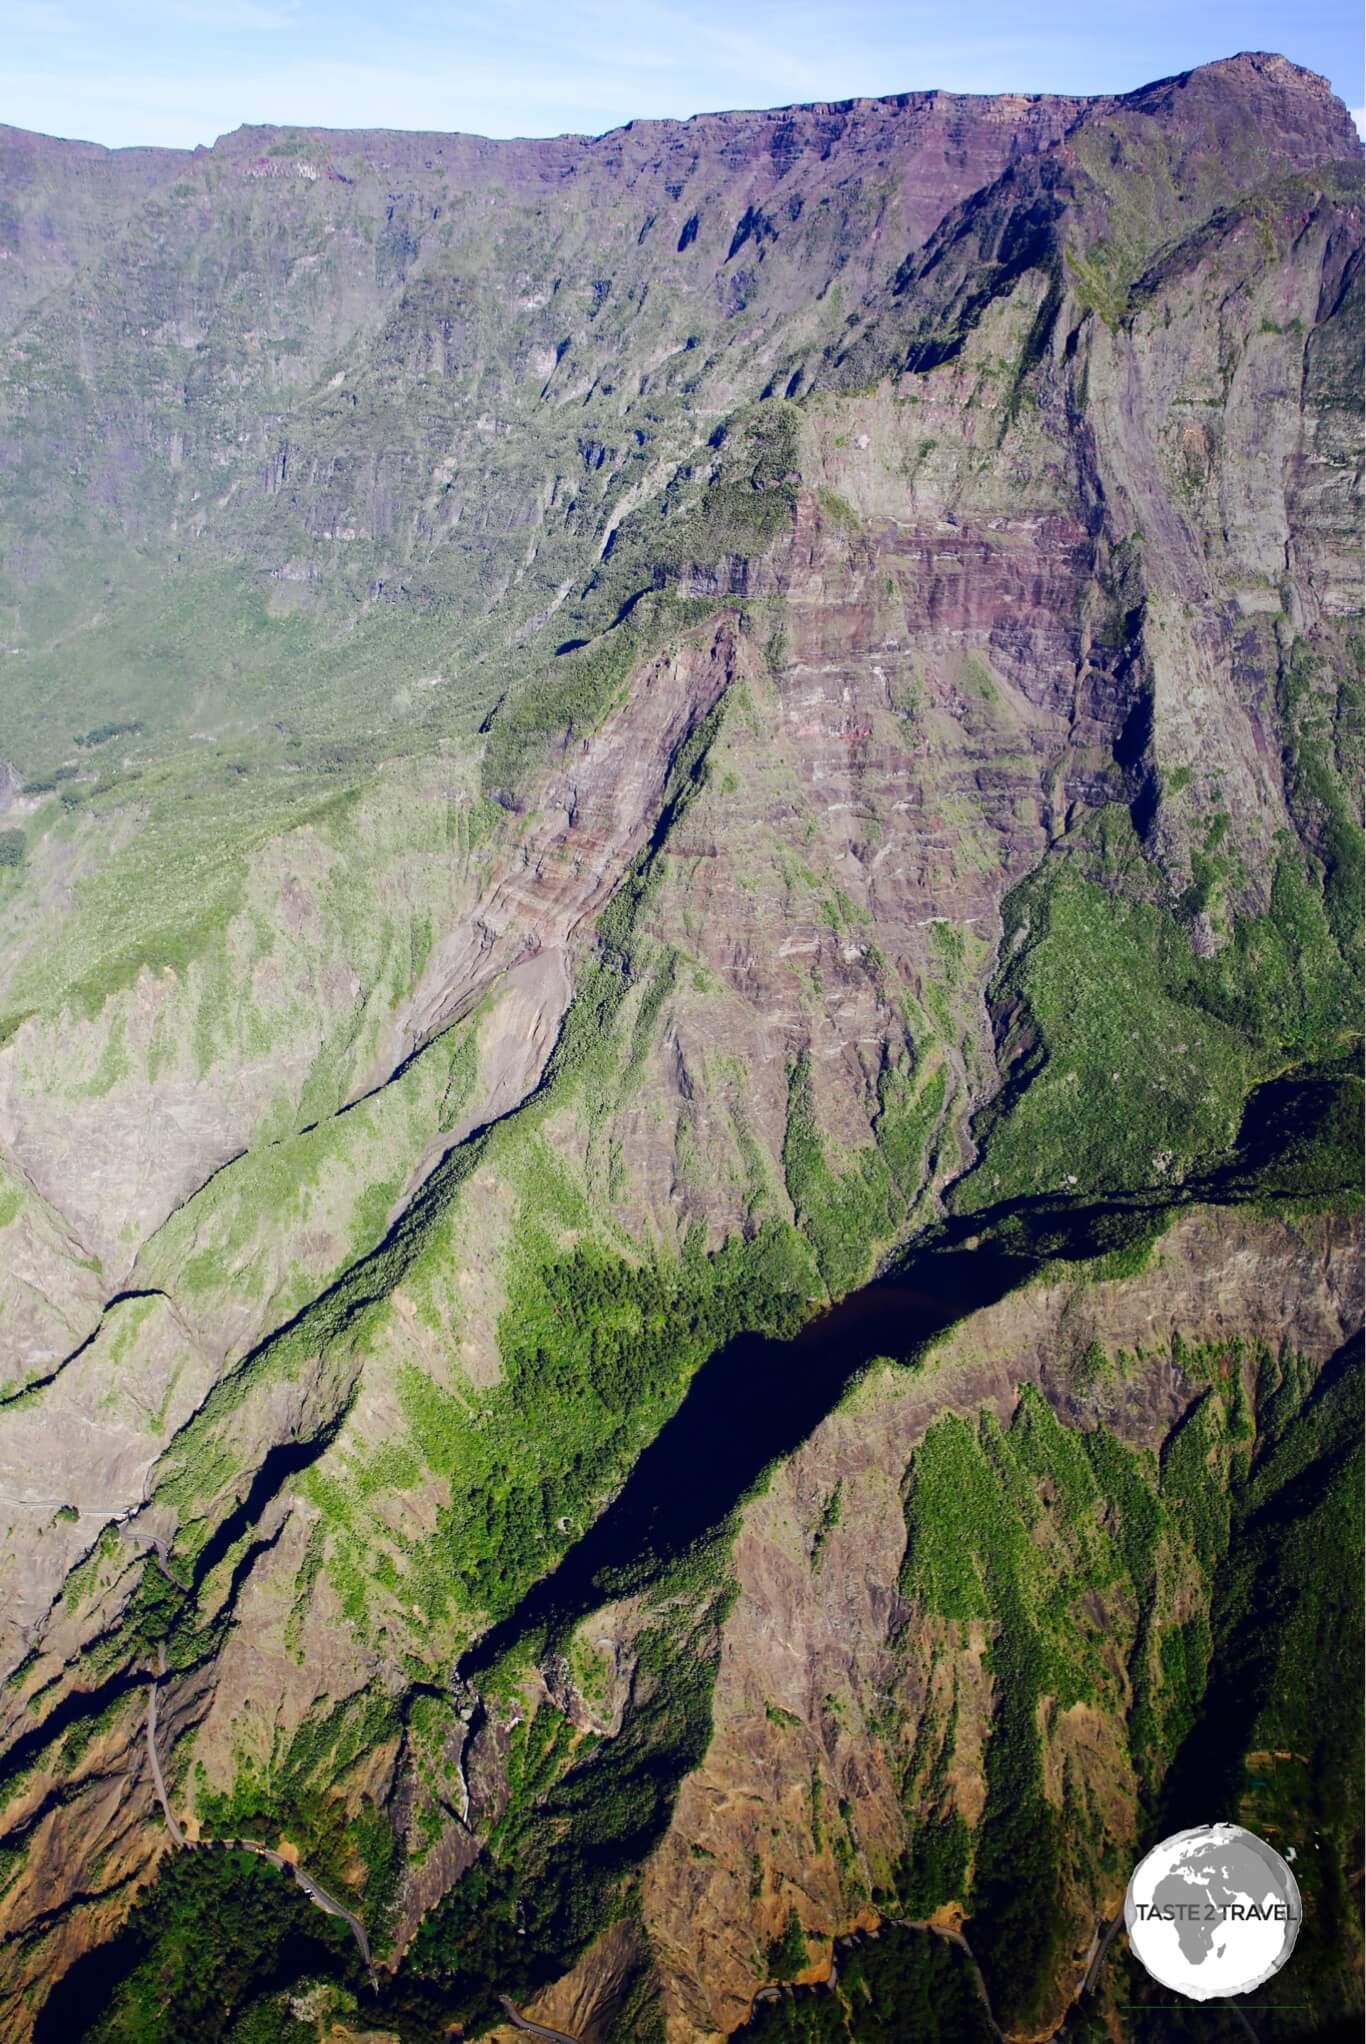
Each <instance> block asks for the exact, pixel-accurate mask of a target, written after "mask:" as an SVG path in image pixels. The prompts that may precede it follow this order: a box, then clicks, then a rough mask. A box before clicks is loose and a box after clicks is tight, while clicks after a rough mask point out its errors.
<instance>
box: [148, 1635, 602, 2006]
mask: <svg viewBox="0 0 1366 2044" xmlns="http://www.w3.org/2000/svg"><path fill="white" fill-rule="evenodd" d="M165 1673H166V1650H165V1648H164V1647H159V1648H158V1649H157V1672H156V1675H155V1676H154V1677H153V1680H152V1685H151V1688H150V1690H149V1692H148V1696H147V1758H148V1761H149V1763H150V1765H151V1769H152V1785H153V1787H154V1788H155V1790H156V1795H157V1801H158V1802H159V1803H160V1804H161V1811H162V1815H163V1816H164V1817H165V1819H166V1829H167V1831H168V1832H169V1833H170V1835H171V1843H172V1844H173V1845H174V1846H175V1847H176V1848H177V1849H178V1850H185V1851H189V1850H192V1849H193V1848H194V1847H196V1846H199V1847H201V1848H203V1849H205V1850H212V1849H213V1848H214V1847H216V1846H226V1847H236V1849H237V1850H238V1851H239V1852H254V1853H255V1854H256V1856H257V1858H258V1859H268V1860H269V1861H270V1863H271V1865H272V1866H273V1867H278V1868H279V1869H280V1871H281V1873H289V1874H293V1876H294V1879H295V1880H296V1881H297V1882H298V1884H299V1886H300V1887H301V1888H302V1889H303V1891H304V1893H305V1895H307V1897H308V1899H309V1901H310V1902H311V1903H313V1904H314V1906H315V1907H316V1908H318V1909H321V1910H322V1911H323V1913H324V1914H325V1915H327V1916H339V1917H340V1918H341V1920H342V1922H343V1923H345V1924H346V1925H347V1926H348V1927H349V1929H350V1932H351V1935H352V1937H353V1938H354V1939H355V1940H356V1944H357V1946H358V1947H359V1949H360V1955H361V1958H362V1959H363V1960H364V1961H365V1970H366V1972H367V1973H368V1974H369V1976H370V1984H371V1986H372V1987H373V1986H374V1985H375V1984H376V1975H375V1962H374V1960H373V1959H372V1958H371V1956H370V1937H369V1933H368V1932H367V1930H366V1928H365V1925H364V1924H363V1923H362V1922H361V1920H360V1918H359V1917H358V1916H357V1915H356V1913H355V1911H354V1910H351V1909H348V1908H347V1906H346V1904H345V1903H344V1902H339V1901H338V1900H337V1898H336V1896H335V1895H330V1894H329V1893H328V1891H327V1889H326V1888H324V1887H323V1885H322V1883H321V1882H320V1881H315V1880H314V1878H313V1876H312V1874H309V1873H305V1871H304V1869H303V1868H302V1867H300V1866H296V1865H295V1864H294V1862H293V1860H288V1859H286V1858H285V1856H284V1854H283V1853H280V1852H276V1851H274V1850H273V1849H272V1848H271V1847H270V1846H269V1845H263V1844H262V1843H261V1841H260V1839H259V1838H187V1837H186V1836H185V1833H184V1831H183V1830H182V1829H181V1827H180V1825H179V1824H178V1823H177V1822H176V1818H175V1813H174V1811H173V1810H172V1808H171V1801H170V1797H169V1796H168V1795H167V1793H166V1778H165V1776H164V1775H163V1774H162V1772H161V1760H160V1758H159V1756H158V1754H157V1691H158V1689H159V1688H160V1686H161V1679H162V1677H163V1675H164V1674H165ZM542 2034H543V2035H546V2036H554V2035H556V2034H557V2032H555V2031H553V2030H552V2031H545V2032H543V2033H542ZM571 2044H572V2040H571Z"/></svg>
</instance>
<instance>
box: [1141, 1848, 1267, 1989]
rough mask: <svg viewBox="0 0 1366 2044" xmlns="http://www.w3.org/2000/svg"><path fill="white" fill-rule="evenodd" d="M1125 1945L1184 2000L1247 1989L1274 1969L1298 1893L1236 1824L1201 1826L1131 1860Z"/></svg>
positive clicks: (1163, 1983) (1263, 1849) (1265, 1853)
mask: <svg viewBox="0 0 1366 2044" xmlns="http://www.w3.org/2000/svg"><path fill="white" fill-rule="evenodd" d="M1124 1927H1125V1929H1126V1930H1127V1931H1128V1934H1129V1946H1130V1949H1131V1950H1132V1951H1133V1953H1134V1955H1135V1957H1136V1958H1138V1959H1141V1960H1142V1962H1143V1964H1144V1966H1146V1967H1147V1969H1148V1971H1149V1973H1151V1974H1152V1976H1153V1979H1154V1980H1158V1981H1160V1982H1161V1983H1162V1985H1163V1986H1164V1987H1170V1988H1173V1989H1174V1990H1175V1991H1176V1993H1178V1994H1185V1995H1189V1996H1190V1998H1191V2000H1192V2001H1211V2000H1213V1999H1214V1998H1215V1997H1216V1996H1217V1997H1223V1996H1225V1995H1230V1994H1247V1993H1249V1992H1250V1991H1251V1989H1252V1988H1254V1987H1260V1986H1261V1984H1262V1982H1263V1981H1264V1980H1270V1978H1271V1976H1272V1975H1273V1973H1279V1972H1280V1970H1281V1968H1282V1966H1284V1964H1285V1962H1286V1960H1287V1959H1288V1958H1289V1957H1290V1954H1291V1953H1292V1952H1293V1951H1294V1949H1295V1939H1296V1938H1297V1937H1298V1936H1299V1930H1300V1891H1299V1887H1298V1885H1297V1883H1296V1880H1295V1876H1294V1875H1293V1874H1292V1873H1291V1871H1290V1868H1289V1867H1288V1866H1287V1864H1286V1862H1285V1861H1284V1860H1283V1859H1282V1858H1281V1856H1280V1854H1279V1853H1278V1852H1277V1851H1276V1850H1275V1849H1274V1848H1273V1847H1272V1846H1269V1845H1268V1844H1267V1843H1266V1841H1265V1840H1264V1839H1261V1838H1258V1837H1256V1835H1255V1834H1254V1833H1253V1832H1251V1831H1245V1830H1244V1829H1243V1827H1242V1825H1241V1824H1201V1825H1198V1826H1197V1827H1196V1828H1195V1829H1194V1830H1192V1831H1178V1832H1176V1833H1175V1834H1174V1835H1173V1836H1172V1837H1171V1838H1164V1839H1163V1841H1162V1843H1161V1845H1155V1846H1154V1847H1153V1849H1152V1851H1151V1852H1150V1853H1148V1854H1147V1855H1146V1857H1145V1858H1143V1859H1142V1860H1140V1861H1139V1863H1138V1865H1137V1867H1136V1868H1135V1869H1134V1873H1133V1877H1132V1879H1131V1880H1130V1882H1129V1889H1128V1893H1127V1894H1126V1895H1125V1897H1124Z"/></svg>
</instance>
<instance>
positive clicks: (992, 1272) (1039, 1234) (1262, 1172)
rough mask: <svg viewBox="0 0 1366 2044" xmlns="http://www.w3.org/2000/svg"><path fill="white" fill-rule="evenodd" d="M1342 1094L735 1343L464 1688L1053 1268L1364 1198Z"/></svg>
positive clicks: (995, 1226)
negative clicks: (1176, 1235)
mask: <svg viewBox="0 0 1366 2044" xmlns="http://www.w3.org/2000/svg"><path fill="white" fill-rule="evenodd" d="M1341 1093H1342V1080H1341V1077H1340V1075H1339V1074H1338V1073H1336V1072H1308V1073H1298V1074H1290V1075H1287V1077H1285V1078H1283V1079H1279V1080H1276V1081H1274V1082H1272V1083H1271V1084H1269V1085H1266V1086H1262V1087H1259V1088H1257V1089H1256V1091H1255V1092H1254V1093H1253V1094H1252V1095H1250V1096H1249V1099H1248V1103H1247V1107H1246V1110H1245V1113H1244V1119H1243V1126H1242V1130H1241V1132H1240V1139H1239V1143H1238V1146H1237V1148H1236V1150H1235V1151H1234V1152H1232V1153H1231V1155H1230V1156H1229V1158H1228V1159H1227V1160H1226V1161H1225V1162H1224V1163H1222V1164H1221V1165H1220V1166H1219V1167H1218V1169H1216V1170H1213V1171H1211V1172H1209V1173H1207V1174H1206V1175H1204V1176H1203V1177H1200V1178H1198V1179H1191V1180H1188V1181H1187V1183H1186V1184H1185V1185H1184V1186H1181V1187H1170V1186H1158V1187H1151V1188H1147V1189H1143V1190H1140V1191H1138V1192H1135V1193H1133V1194H1126V1195H1123V1196H1116V1197H1115V1198H1112V1199H1109V1200H1094V1199H1092V1200H1076V1199H1066V1198H1059V1197H1044V1198H1041V1199H1018V1200H1012V1201H1008V1202H1006V1203H1004V1204H1002V1205H1000V1206H997V1207H993V1208H990V1209H986V1210H983V1211H982V1212H979V1213H975V1214H966V1215H960V1216H956V1217H954V1218H953V1219H951V1220H949V1221H947V1222H945V1223H944V1224H943V1225H942V1226H941V1227H939V1228H938V1229H936V1230H934V1231H933V1232H932V1233H931V1234H929V1235H927V1236H925V1237H923V1238H922V1240H921V1242H919V1243H918V1244H917V1245H915V1247H914V1248H913V1249H912V1250H911V1251H910V1252H909V1253H908V1254H907V1255H906V1257H905V1258H904V1259H903V1260H902V1261H901V1263H900V1264H899V1265H898V1266H897V1268H896V1269H895V1270H894V1271H891V1272H889V1273H888V1274H887V1275H886V1276H884V1277H881V1278H878V1279H875V1280H874V1281H873V1282H872V1283H871V1284H868V1285H865V1286H863V1287H862V1289H861V1290H859V1291H857V1292H854V1293H851V1294H850V1296H849V1297H848V1298H847V1299H844V1300H843V1301H841V1303H840V1304H839V1305H837V1306H835V1307H833V1308H832V1309H831V1310H830V1311H828V1312H826V1313H822V1314H821V1315H819V1316H818V1317H817V1318H816V1319H814V1320H812V1321H811V1322H810V1323H809V1324H808V1325H807V1326H806V1327H805V1328H803V1329H802V1331H801V1333H800V1334H798V1335H797V1336H795V1337H794V1338H793V1339H792V1340H789V1341H781V1340H774V1339H770V1338H767V1337H764V1336H761V1335H753V1334H748V1335H741V1336H739V1337H738V1338H737V1339H736V1340H734V1341H732V1342H729V1343H728V1344H727V1345H726V1347H724V1348H722V1349H720V1350H718V1351H717V1353H716V1354H715V1355H713V1356H711V1357H709V1358H708V1360H707V1361H706V1362H705V1363H703V1364H702V1366H701V1368H700V1369H699V1370H698V1372H697V1374H696V1375H695V1377H694V1378H693V1380H692V1383H691V1384H690V1386H689V1388H688V1391H687V1395H686V1396H685V1398H684V1399H683V1402H682V1404H681V1405H680V1406H679V1408H678V1410H677V1411H676V1412H675V1413H674V1415H673V1417H672V1418H671V1419H669V1420H667V1421H666V1422H665V1424H664V1426H663V1427H662V1428H661V1429H660V1432H659V1433H658V1434H657V1435H656V1436H655V1439H654V1440H653V1441H652V1442H651V1443H650V1446H649V1447H648V1448H646V1449H645V1451H644V1453H643V1454H642V1455H641V1456H640V1458H639V1460H638V1461H637V1462H636V1464H635V1466H634V1468H633V1469H632V1471H631V1474H630V1475H629V1477H628V1478H627V1480H626V1483H625V1485H624V1486H623V1488H622V1490H621V1491H620V1492H619V1493H618V1495H617V1497H616V1498H615V1500H614V1501H613V1502H612V1503H611V1504H610V1505H609V1506H608V1507H607V1509H606V1511H604V1512H603V1514H602V1515H601V1517H600V1518H599V1519H597V1520H596V1521H595V1522H594V1524H593V1525H592V1526H591V1527H590V1528H589V1529H588V1531H587V1532H586V1533H585V1534H584V1535H583V1537H582V1538H581V1539H580V1540H579V1541H577V1542H576V1543H575V1545H574V1546H573V1547H572V1548H571V1549H570V1550H569V1551H568V1553H567V1554H566V1555H565V1556H564V1558H563V1559H562V1560H561V1561H560V1563H559V1565H558V1566H557V1567H556V1568H555V1569H554V1570H552V1572H551V1573H550V1574H549V1575H547V1576H544V1577H542V1579H541V1580H540V1582H538V1583H536V1584H534V1585H533V1586H532V1588H531V1589H530V1590H529V1591H528V1593H527V1595H526V1596H525V1597H524V1598H523V1599H522V1602H521V1603H520V1604H519V1605H518V1607H517V1608H516V1610H514V1611H512V1612H510V1613H509V1615H508V1616H507V1617H506V1618H505V1619H503V1620H502V1621H501V1623H499V1624H498V1625H496V1626H494V1627H493V1628H492V1629H491V1630H490V1631H489V1632H487V1633H486V1634H485V1635H484V1637H483V1639H481V1640H479V1641H478V1642H476V1644H475V1645H474V1646H473V1647H471V1648H470V1650H469V1651H468V1652H467V1653H466V1654H465V1655H464V1656H463V1658H462V1660H461V1661H460V1663H459V1665H458V1668H457V1671H456V1672H457V1674H458V1675H459V1676H460V1677H462V1678H464V1679H472V1678H474V1677H477V1676H478V1675H479V1674H480V1673H481V1672H482V1671H483V1670H484V1669H486V1668H488V1667H490V1666H491V1665H492V1664H493V1662H494V1661H496V1660H497V1659H498V1658H499V1656H500V1655H502V1654H503V1653H505V1652H506V1651H507V1650H508V1649H509V1648H510V1647H512V1646H514V1645H516V1644H517V1642H518V1641H519V1640H521V1639H523V1638H526V1637H528V1636H530V1635H533V1634H538V1633H541V1632H542V1631H545V1630H549V1631H551V1632H552V1633H557V1632H560V1631H562V1630H564V1629H566V1628H568V1627H571V1626H573V1625H574V1624H576V1623H577V1622H578V1620H579V1619H580V1618H582V1617H583V1616H585V1615H586V1614H587V1613H588V1612H589V1611H591V1610H594V1609H595V1608H596V1607H597V1606H598V1605H599V1604H601V1603H602V1602H603V1601H604V1600H605V1599H606V1598H608V1597H612V1596H615V1595H620V1594H622V1593H623V1592H624V1591H626V1590H628V1589H631V1588H634V1587H636V1586H637V1585H638V1584H640V1583H643V1582H645V1581H648V1580H649V1579H650V1578H651V1577H652V1576H653V1575H655V1574H657V1573H658V1571H659V1569H660V1568H661V1567H662V1566H663V1565H664V1564H665V1563H667V1562H669V1561H671V1560H674V1559H676V1558H678V1557H679V1556H681V1555H682V1554H684V1553H686V1552H687V1550H688V1549H689V1548H690V1547H692V1546H693V1545H694V1544H695V1543H696V1542H697V1541H698V1540H700V1539H702V1538H703V1537H704V1536H705V1535H707V1534H708V1533H709V1532H711V1531H712V1530H714V1529H715V1528H716V1527H717V1526H718V1525H720V1524H721V1523H722V1522H723V1521H724V1520H725V1519H726V1518H727V1517H728V1515H729V1514H730V1513H731V1512H732V1511H734V1509H735V1507H736V1506H737V1505H738V1504H739V1503H740V1501H741V1500H742V1499H743V1498H744V1497H745V1496H746V1494H747V1493H748V1492H749V1491H750V1490H751V1489H752V1488H753V1487H754V1485H755V1484H756V1483H757V1482H758V1481H759V1479H760V1478H761V1476H762V1475H763V1473H764V1471H765V1470H766V1469H767V1468H768V1467H769V1465H770V1464H771V1463H773V1462H775V1461H777V1460H779V1459H781V1458H782V1457H783V1456H785V1455H789V1454H791V1453H792V1452H793V1451H794V1449H796V1448H797V1447H799V1446H800V1444H801V1443H802V1441H804V1440H805V1439H806V1437H807V1435H808V1434H809V1433H810V1432H811V1431H812V1429H813V1428H814V1427H816V1426H817V1425H818V1424H819V1423H820V1421H821V1420H822V1419H824V1417H825V1416H826V1414H827V1413H828V1412H830V1411H831V1409H832V1408H833V1407H834V1406H835V1405H836V1404H837V1402H838V1401H839V1399H840V1397H841V1396H842V1395H843V1393H844V1391H845V1390H846V1389H847V1388H848V1386H849V1384H850V1383H851V1382H852V1380H853V1379H854V1377H856V1376H857V1375H858V1373H859V1371H860V1370H862V1369H863V1368H864V1367H865V1366H866V1365H867V1364H868V1363H869V1362H871V1361H872V1360H873V1359H874V1358H875V1357H878V1356H891V1357H893V1358H894V1359H897V1360H906V1359H909V1358H911V1357H912V1356H913V1355H914V1353H915V1352H916V1350H917V1349H919V1348H920V1347H921V1346H922V1345H923V1344H924V1343H925V1342H927V1341H929V1340H931V1339H932V1338H933V1337H934V1336H935V1335H937V1334H940V1333H942V1332H943V1331H944V1330H945V1329H946V1328H949V1327H951V1326H952V1325H953V1324H954V1322H955V1321H957V1320H960V1319H961V1318H963V1316H964V1315H965V1314H968V1313H973V1312H977V1311H979V1310H980V1309H981V1308H982V1307H984V1306H991V1305H994V1304H995V1303H996V1302H997V1301H998V1300H1000V1299H1003V1298H1004V1297H1005V1296H1006V1294H1007V1293H1008V1292H1011V1291H1013V1290H1014V1289H1015V1287H1016V1286H1018V1285H1020V1284H1022V1283H1023V1282H1024V1281H1025V1280H1026V1279H1027V1278H1028V1277H1030V1276H1031V1275H1033V1273H1034V1272H1035V1271H1037V1270H1038V1269H1039V1268H1040V1267H1041V1266H1042V1265H1043V1264H1045V1263H1050V1262H1056V1261H1063V1262H1075V1261H1087V1260H1090V1259H1092V1258H1094V1257H1098V1256H1103V1255H1105V1254H1106V1253H1107V1252H1109V1251H1112V1250H1116V1249H1122V1248H1125V1247H1128V1246H1132V1245H1134V1244H1136V1243H1140V1242H1142V1241H1143V1240H1145V1239H1146V1238H1149V1237H1151V1236H1152V1235H1154V1234H1156V1233H1158V1232H1160V1230H1161V1229H1162V1228H1163V1227H1164V1226H1165V1225H1166V1224H1167V1222H1168V1221H1169V1220H1170V1219H1171V1218H1172V1217H1173V1215H1174V1213H1175V1212H1176V1211H1177V1210H1179V1209H1180V1208H1181V1207H1183V1206H1189V1205H1196V1204H1204V1203H1208V1204H1212V1205H1230V1206H1236V1205H1239V1204H1243V1203H1247V1202H1254V1201H1255V1202H1264V1201H1266V1200H1267V1199H1268V1198H1271V1197H1275V1196H1277V1195H1278V1194H1279V1195H1281V1196H1285V1195H1290V1194H1300V1195H1303V1194H1304V1193H1305V1192H1306V1191H1310V1190H1313V1191H1316V1192H1318V1191H1322V1190H1325V1189H1327V1188H1328V1186H1329V1184H1330V1182H1331V1183H1332V1184H1336V1183H1338V1182H1341V1183H1343V1184H1352V1183H1355V1174H1356V1172H1357V1169H1358V1167H1357V1163H1356V1161H1355V1155H1356V1139H1355V1137H1353V1136H1349V1137H1348V1138H1347V1140H1346V1142H1345V1145H1344V1143H1343V1141H1342V1136H1341V1128H1340V1127H1339V1123H1340V1122H1342V1101H1341ZM1342 1125H1343V1126H1346V1123H1343V1124H1342ZM1352 1126H1353V1127H1354V1126H1355V1124H1354V1123H1353V1124H1352ZM1324 1131H1327V1136H1326V1137H1325V1136H1324ZM1311 1158H1312V1161H1313V1162H1314V1164H1315V1170H1314V1171H1313V1172H1311V1171H1310V1163H1311ZM1325 1159H1326V1160H1328V1161H1324V1160H1325ZM1306 1176H1313V1177H1314V1178H1315V1183H1314V1184H1312V1185H1307V1184H1306V1183H1305V1179H1306Z"/></svg>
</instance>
